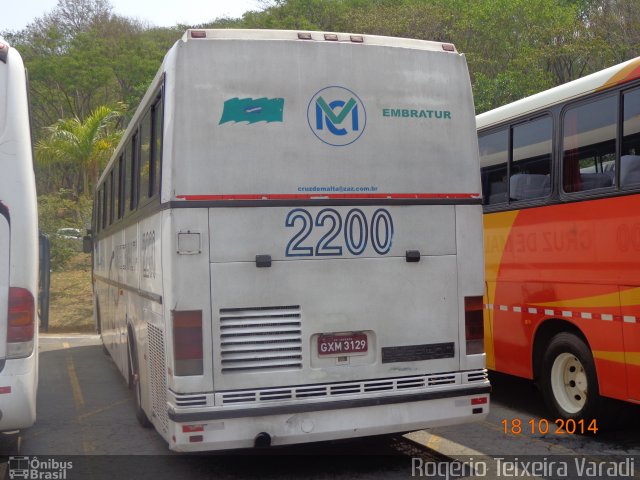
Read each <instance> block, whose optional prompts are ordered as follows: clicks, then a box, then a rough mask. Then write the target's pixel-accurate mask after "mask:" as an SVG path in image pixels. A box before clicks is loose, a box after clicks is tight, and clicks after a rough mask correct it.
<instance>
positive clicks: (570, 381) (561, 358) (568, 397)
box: [541, 332, 600, 420]
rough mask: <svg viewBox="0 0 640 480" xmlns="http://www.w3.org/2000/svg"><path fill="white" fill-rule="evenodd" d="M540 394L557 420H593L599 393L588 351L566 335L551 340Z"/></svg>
mask: <svg viewBox="0 0 640 480" xmlns="http://www.w3.org/2000/svg"><path fill="white" fill-rule="evenodd" d="M541 380H542V382H541V384H542V394H543V396H544V400H545V402H546V404H547V406H548V407H549V409H551V410H552V411H553V412H554V414H555V415H556V416H557V418H562V419H565V420H566V419H570V418H571V419H574V420H589V419H593V418H595V417H596V413H597V410H598V404H599V403H600V394H599V390H598V377H597V376H596V368H595V363H594V361H593V356H592V355H591V350H589V347H588V346H587V345H586V344H585V343H584V341H583V340H581V339H580V338H578V337H577V336H576V335H574V334H572V333H568V332H562V333H559V334H557V335H556V336H555V337H553V338H552V339H551V341H550V342H549V345H548V347H547V350H546V351H545V352H544V357H543V359H542V379H541Z"/></svg>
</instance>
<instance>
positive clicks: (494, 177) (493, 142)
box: [478, 129, 509, 205]
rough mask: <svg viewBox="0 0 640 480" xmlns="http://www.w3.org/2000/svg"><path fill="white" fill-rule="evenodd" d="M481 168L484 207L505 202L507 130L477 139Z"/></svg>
mask: <svg viewBox="0 0 640 480" xmlns="http://www.w3.org/2000/svg"><path fill="white" fill-rule="evenodd" d="M478 146H479V148H480V165H481V166H482V196H483V197H484V203H485V205H493V204H496V203H505V202H506V201H507V160H508V158H509V157H508V154H507V153H508V152H507V151H508V148H509V132H508V130H507V129H504V130H500V131H498V132H495V133H489V134H486V135H481V136H480V137H479V138H478Z"/></svg>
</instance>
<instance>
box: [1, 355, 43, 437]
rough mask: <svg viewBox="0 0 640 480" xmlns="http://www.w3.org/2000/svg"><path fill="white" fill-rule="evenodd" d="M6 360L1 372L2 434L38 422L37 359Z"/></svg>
mask: <svg viewBox="0 0 640 480" xmlns="http://www.w3.org/2000/svg"><path fill="white" fill-rule="evenodd" d="M33 357H34V356H33V355H32V356H31V357H29V358H28V359H21V360H6V361H5V362H4V368H3V369H2V371H1V372H0V432H8V431H12V430H20V429H23V428H28V427H30V426H31V425H33V423H34V422H35V420H36V403H35V402H36V395H35V394H36V388H37V387H36V385H37V383H36V382H37V379H36V378H35V376H34V375H33V372H31V371H30V370H31V369H32V368H36V367H35V362H36V360H35V358H33Z"/></svg>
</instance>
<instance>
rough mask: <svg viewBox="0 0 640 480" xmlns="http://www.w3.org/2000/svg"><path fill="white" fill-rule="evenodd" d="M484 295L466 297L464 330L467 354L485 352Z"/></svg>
mask: <svg viewBox="0 0 640 480" xmlns="http://www.w3.org/2000/svg"><path fill="white" fill-rule="evenodd" d="M482 312H483V300H482V297H464V331H465V339H466V341H467V355H474V354H477V353H484V319H483V317H482Z"/></svg>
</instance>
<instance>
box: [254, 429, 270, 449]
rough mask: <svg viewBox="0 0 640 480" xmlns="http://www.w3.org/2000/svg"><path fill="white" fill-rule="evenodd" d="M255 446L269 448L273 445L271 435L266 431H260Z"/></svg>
mask: <svg viewBox="0 0 640 480" xmlns="http://www.w3.org/2000/svg"><path fill="white" fill-rule="evenodd" d="M253 446H254V447H255V448H267V447H270V446H271V435H269V434H268V433H266V432H260V433H259V434H258V435H256V438H255V440H254V441H253Z"/></svg>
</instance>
